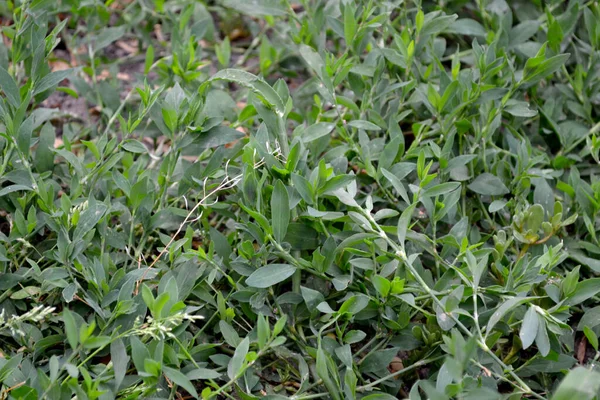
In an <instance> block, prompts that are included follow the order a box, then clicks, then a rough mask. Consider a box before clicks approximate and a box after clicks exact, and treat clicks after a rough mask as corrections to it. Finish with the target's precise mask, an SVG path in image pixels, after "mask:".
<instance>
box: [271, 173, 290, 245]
mask: <svg viewBox="0 0 600 400" xmlns="http://www.w3.org/2000/svg"><path fill="white" fill-rule="evenodd" d="M271 223H272V226H273V236H274V237H275V240H276V241H277V242H279V243H281V242H283V240H284V238H285V235H286V233H287V229H288V225H289V223H290V201H289V198H288V192H287V189H286V188H285V186H284V185H283V183H282V182H281V180H277V183H276V184H275V188H274V189H273V196H272V197H271Z"/></svg>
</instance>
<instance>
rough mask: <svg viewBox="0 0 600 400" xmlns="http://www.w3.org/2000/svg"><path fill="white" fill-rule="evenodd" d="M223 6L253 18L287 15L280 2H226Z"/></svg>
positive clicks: (255, 0)
mask: <svg viewBox="0 0 600 400" xmlns="http://www.w3.org/2000/svg"><path fill="white" fill-rule="evenodd" d="M223 5H224V6H225V7H230V8H233V9H235V10H237V11H239V12H241V13H244V14H247V15H251V16H253V17H262V16H266V15H274V16H283V15H286V14H287V13H286V9H285V7H284V6H283V5H282V4H281V1H278V0H225V1H224V2H223Z"/></svg>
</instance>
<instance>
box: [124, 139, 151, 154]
mask: <svg viewBox="0 0 600 400" xmlns="http://www.w3.org/2000/svg"><path fill="white" fill-rule="evenodd" d="M121 147H122V148H124V149H125V150H127V151H129V152H131V153H147V152H148V149H147V148H146V146H144V145H143V144H142V142H140V141H138V140H135V139H127V140H125V141H124V142H123V143H121Z"/></svg>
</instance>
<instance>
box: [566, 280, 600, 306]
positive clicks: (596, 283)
mask: <svg viewBox="0 0 600 400" xmlns="http://www.w3.org/2000/svg"><path fill="white" fill-rule="evenodd" d="M598 293H600V278H590V279H586V280H584V281H581V282H579V283H578V284H577V286H576V288H575V291H573V293H572V294H571V295H570V296H569V298H567V299H566V300H565V303H564V304H565V305H568V306H575V305H577V304H580V303H582V302H584V301H586V300H587V299H589V298H590V297H592V296H595V295H596V294H598Z"/></svg>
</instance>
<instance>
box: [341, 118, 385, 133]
mask: <svg viewBox="0 0 600 400" xmlns="http://www.w3.org/2000/svg"><path fill="white" fill-rule="evenodd" d="M348 126H351V127H353V128H356V129H362V130H365V131H380V130H381V128H380V127H379V126H377V125H375V124H374V123H372V122H369V121H364V120H361V119H356V120H353V121H350V122H348Z"/></svg>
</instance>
